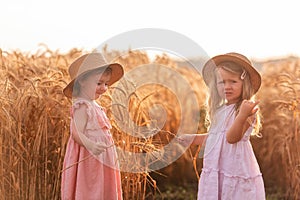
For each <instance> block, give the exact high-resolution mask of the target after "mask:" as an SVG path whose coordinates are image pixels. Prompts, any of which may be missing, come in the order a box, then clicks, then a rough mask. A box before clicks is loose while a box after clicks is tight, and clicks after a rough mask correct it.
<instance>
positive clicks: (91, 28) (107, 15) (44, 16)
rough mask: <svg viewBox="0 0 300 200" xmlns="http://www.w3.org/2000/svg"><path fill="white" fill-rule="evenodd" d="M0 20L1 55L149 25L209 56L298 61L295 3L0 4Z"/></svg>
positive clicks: (57, 0) (89, 42)
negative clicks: (235, 54) (179, 37)
mask: <svg viewBox="0 0 300 200" xmlns="http://www.w3.org/2000/svg"><path fill="white" fill-rule="evenodd" d="M0 19H1V20H0V27H1V31H0V48H1V49H2V50H6V51H11V50H20V51H24V52H34V51H36V50H37V49H38V48H39V47H40V46H39V44H46V45H47V46H48V48H49V49H51V50H59V51H60V52H67V51H69V50H70V49H72V48H81V49H86V50H90V49H93V48H95V47H97V46H98V45H99V44H103V43H104V42H105V41H107V40H110V39H111V38H114V37H115V36H117V35H120V34H123V33H126V32H128V31H132V30H137V29H144V28H155V29H166V30H170V31H174V32H177V33H179V34H181V35H184V36H185V37H187V38H189V39H190V40H191V41H193V42H195V43H196V44H198V45H199V46H200V47H201V48H202V49H203V50H204V51H205V52H206V53H207V55H209V56H214V55H217V54H222V53H227V52H232V51H236V52H239V53H243V54H245V55H247V56H248V57H250V58H253V59H267V58H271V57H285V56H290V55H293V56H300V26H299V25H300V23H299V20H300V11H299V7H298V3H297V0H284V1H278V0H277V1H276V0H273V1H271V0H251V1H250V0H249V1H242V0H227V1H224V0H205V1H203V0H193V1H192V0H185V1H175V0H173V1H171V0H151V1H142V0H127V1H124V0H123V1H117V0H108V1H100V0H85V1H83V0H80V1H78V0H72V1H69V0H51V1H44V0H25V1H24V0H9V1H8V0H5V1H2V2H1V7H0ZM145 40H147V37H145ZM128 48H129V47H128Z"/></svg>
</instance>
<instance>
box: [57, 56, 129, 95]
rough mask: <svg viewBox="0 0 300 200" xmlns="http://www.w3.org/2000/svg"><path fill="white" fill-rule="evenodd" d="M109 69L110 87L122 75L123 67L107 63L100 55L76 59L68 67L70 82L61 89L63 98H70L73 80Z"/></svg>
mask: <svg viewBox="0 0 300 200" xmlns="http://www.w3.org/2000/svg"><path fill="white" fill-rule="evenodd" d="M106 67H110V68H111V69H112V73H111V78H110V80H109V82H108V85H112V84H113V83H115V82H116V81H118V80H119V79H120V78H122V76H123V75H124V70H123V67H122V66H121V65H120V64H118V63H107V62H106V60H105V58H104V57H103V55H102V54H101V53H89V54H85V55H82V56H80V57H79V58H77V59H76V60H75V61H74V62H73V63H72V64H71V65H70V67H69V74H70V77H71V82H70V83H69V84H68V85H67V86H66V87H65V88H64V89H63V93H64V95H65V96H67V97H69V98H72V92H73V87H74V82H75V80H76V79H77V78H78V77H79V76H81V75H83V74H85V73H87V72H90V71H91V70H95V69H98V68H106Z"/></svg>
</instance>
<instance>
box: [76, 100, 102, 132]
mask: <svg viewBox="0 0 300 200" xmlns="http://www.w3.org/2000/svg"><path fill="white" fill-rule="evenodd" d="M81 105H86V107H87V108H86V113H87V116H88V121H87V125H86V129H87V130H95V129H99V128H100V127H99V123H98V120H97V117H96V112H95V110H94V109H93V106H92V104H91V102H89V101H87V100H82V99H80V100H76V101H75V102H74V103H73V106H72V109H71V117H72V118H73V114H74V112H75V110H76V109H78V108H79V107H80V106H81Z"/></svg>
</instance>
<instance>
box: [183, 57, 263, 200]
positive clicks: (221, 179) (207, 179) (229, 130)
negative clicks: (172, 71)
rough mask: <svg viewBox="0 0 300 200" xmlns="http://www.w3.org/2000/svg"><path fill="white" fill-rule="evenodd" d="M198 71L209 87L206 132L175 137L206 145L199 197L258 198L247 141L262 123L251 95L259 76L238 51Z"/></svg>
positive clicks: (259, 183)
mask: <svg viewBox="0 0 300 200" xmlns="http://www.w3.org/2000/svg"><path fill="white" fill-rule="evenodd" d="M202 74H203V79H204V82H205V83H206V85H207V86H208V89H209V96H208V116H207V119H208V121H209V122H210V127H209V131H208V133H207V134H184V135H181V136H179V137H180V139H181V140H183V141H184V140H185V141H189V143H192V144H196V145H202V144H204V143H205V149H204V158H203V169H202V172H201V177H200V180H199V186H198V199H201V200H202V199H203V200H207V199H211V200H217V199H219V200H225V199H226V200H227V199H228V200H263V199H265V190H264V183H263V178H262V174H261V172H260V168H259V165H258V163H257V160H256V158H255V155H254V152H253V149H252V145H251V143H250V140H249V139H250V135H251V134H256V133H258V131H259V128H260V126H261V124H260V120H259V111H258V108H257V104H258V103H259V102H258V101H256V100H255V99H254V97H255V93H256V92H257V91H258V89H259V88H260V85H261V76H260V74H259V73H258V72H257V71H256V70H255V68H254V67H253V66H252V64H251V62H250V61H249V60H248V59H247V58H246V57H245V56H243V55H241V54H238V53H228V54H224V55H218V56H215V57H213V58H212V59H210V60H209V61H208V62H207V63H206V64H205V65H204V68H203V71H202Z"/></svg>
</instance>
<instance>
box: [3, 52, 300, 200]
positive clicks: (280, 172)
mask: <svg viewBox="0 0 300 200" xmlns="http://www.w3.org/2000/svg"><path fill="white" fill-rule="evenodd" d="M83 53H85V52H83V51H82V50H78V49H72V50H70V51H69V52H68V53H66V54H61V53H59V52H54V51H51V50H49V49H47V47H41V49H40V50H39V51H37V52H36V53H35V54H33V55H31V54H26V53H21V52H18V51H14V52H5V51H0V93H1V95H0V105H1V110H0V118H1V120H0V131H1V133H0V156H1V158H0V199H30V200H31V199H60V180H61V171H62V170H63V169H62V162H63V158H64V153H65V146H66V143H67V140H68V138H69V110H70V106H71V102H70V100H68V99H67V98H65V97H64V96H63V94H62V89H63V88H64V87H65V85H66V84H67V82H68V81H69V75H68V72H67V68H68V66H69V64H70V63H71V62H72V61H73V60H74V59H75V58H77V57H78V56H80V55H82V54H83ZM104 53H105V54H106V55H107V56H108V57H117V58H118V60H117V61H118V62H120V63H121V64H123V65H124V66H125V71H127V72H128V71H130V70H132V69H134V68H135V67H138V66H141V65H144V64H149V63H150V62H152V61H150V59H149V57H148V56H147V54H146V53H143V52H139V51H135V52H133V51H130V50H129V51H128V52H125V53H124V52H118V51H112V52H108V51H106V50H105V49H104ZM299 62H300V61H299V59H297V58H289V59H288V58H287V59H284V60H280V61H276V62H265V63H262V65H263V71H262V77H263V84H262V88H261V90H260V91H259V93H258V96H259V99H260V100H261V103H260V105H261V110H262V114H263V119H264V123H263V129H262V135H263V137H262V138H259V139H257V138H253V140H252V141H253V143H254V149H255V152H256V155H257V157H258V160H259V164H260V166H261V169H262V173H263V177H264V180H265V183H266V187H267V195H268V197H270V198H273V197H274V199H276V198H277V197H279V196H280V198H286V199H299V198H300V188H299V185H300V184H299V183H300V169H299V168H300V167H299V166H300V155H299V153H300V152H299V143H300V133H299V111H300V97H299V95H300V72H299V68H300V67H299ZM155 63H158V64H161V65H164V66H167V67H169V68H171V69H172V70H175V71H177V72H178V73H180V74H181V75H182V76H183V77H184V78H186V80H188V81H189V83H190V85H191V88H192V90H193V91H194V92H195V94H196V95H197V100H198V102H197V103H199V108H200V110H188V111H187V112H191V113H193V114H194V116H196V117H195V119H187V120H189V121H190V123H197V124H198V130H197V132H198V133H203V132H205V127H204V118H203V117H202V116H204V114H203V113H205V110H204V107H203V104H204V102H205V86H204V84H203V81H202V78H201V77H200V76H199V74H198V73H197V72H196V71H194V70H193V69H192V68H190V67H184V66H180V67H179V66H178V63H177V62H176V61H174V60H172V59H171V58H169V57H168V56H166V55H160V56H157V57H156V59H155ZM151 76H156V78H157V79H171V78H172V76H171V74H160V73H159V71H153V74H151ZM145 78H147V77H145ZM176 84H177V85H176ZM174 87H175V88H177V87H180V85H178V83H177V82H176V81H174ZM115 90H118V91H120V92H118V93H117V94H118V96H115V97H113V96H112V94H113V91H115ZM113 98H115V99H117V100H118V101H117V102H121V103H114V104H112V102H113ZM124 102H125V103H124ZM100 103H101V104H102V105H104V106H105V107H107V112H108V116H109V118H110V119H111V120H112V125H113V129H112V131H111V132H112V134H113V137H114V140H115V141H116V145H117V146H118V147H119V148H121V149H124V150H126V151H130V152H148V153H149V155H150V156H153V157H157V154H156V152H157V150H159V149H161V148H162V147H163V146H164V145H166V144H167V143H168V142H169V141H171V140H172V139H173V138H174V136H175V135H176V132H177V130H178V127H179V126H180V123H181V122H180V118H181V117H182V116H183V113H181V111H180V105H179V102H178V100H177V97H176V95H174V93H172V91H169V90H168V88H165V87H162V86H160V85H152V86H144V87H142V88H136V86H135V84H134V82H130V81H128V82H126V84H125V83H124V84H123V85H118V86H115V87H112V88H111V89H110V91H109V92H108V94H106V95H105V96H103V98H102V99H101V102H100ZM184 103H185V104H186V105H190V104H191V103H194V102H189V101H188V100H187V101H186V102H184ZM156 104H160V105H162V106H163V107H164V109H165V111H166V116H167V121H166V123H165V124H164V126H163V128H162V129H161V130H159V132H158V133H157V134H156V135H154V136H152V137H148V138H146V139H145V138H142V137H140V138H139V137H132V136H130V135H129V134H128V130H131V131H132V130H134V127H130V126H129V127H127V128H128V130H122V129H121V128H120V127H119V126H118V124H117V123H116V120H117V119H115V118H114V115H113V111H115V109H116V110H118V113H119V114H118V117H119V118H121V119H122V120H123V122H124V123H127V124H130V121H133V122H134V123H135V124H137V125H140V126H148V125H150V124H151V123H153V121H151V119H152V117H153V116H152V117H151V110H150V111H149V108H151V107H153V105H156ZM152 114H153V113H152ZM154 115H155V112H154ZM118 120H120V119H118ZM150 127H151V126H150ZM149 130H151V129H149ZM153 131H157V130H155V129H153ZM137 134H142V133H139V132H138V133H137ZM195 152H197V150H196V151H195V149H189V150H188V151H187V153H186V154H185V155H183V157H181V158H180V159H179V160H178V161H176V162H175V164H174V163H173V164H170V166H168V167H167V168H165V169H162V170H161V171H158V172H156V173H157V174H160V175H161V176H164V177H167V178H168V177H169V178H171V177H174V178H179V177H187V178H189V177H197V176H196V173H198V172H200V169H201V162H199V163H196V162H194V163H193V157H194V155H195ZM151 159H152V158H150V160H151ZM158 159H159V157H158ZM197 160H198V161H201V160H199V159H197ZM120 162H121V164H122V162H124V161H122V160H120ZM128 166H130V167H134V166H135V165H134V163H128ZM178 166H179V167H178ZM175 169H176V170H175ZM178 169H182V170H178ZM197 170H198V171H197ZM129 171H130V170H129ZM129 171H128V172H122V188H123V196H124V199H126V200H127V199H155V198H156V199H157V198H158V199H162V198H163V197H164V194H163V192H162V191H160V188H161V187H162V186H161V185H159V184H157V180H156V178H153V176H152V174H151V173H149V172H147V171H142V172H139V173H130V172H129ZM155 177H158V176H155ZM174 178H173V179H174ZM178 180H179V179H178ZM194 195H196V191H195V193H194ZM191 199H192V198H191Z"/></svg>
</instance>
